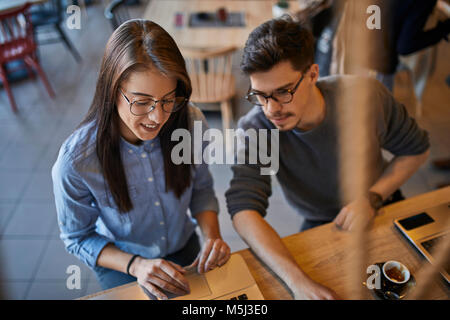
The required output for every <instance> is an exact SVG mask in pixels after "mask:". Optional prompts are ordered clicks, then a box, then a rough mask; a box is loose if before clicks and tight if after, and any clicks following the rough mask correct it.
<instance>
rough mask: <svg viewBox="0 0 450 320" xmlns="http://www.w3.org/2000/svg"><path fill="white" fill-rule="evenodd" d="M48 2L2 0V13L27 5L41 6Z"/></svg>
mask: <svg viewBox="0 0 450 320" xmlns="http://www.w3.org/2000/svg"><path fill="white" fill-rule="evenodd" d="M47 1H48V0H0V12H4V11H9V10H12V9H16V8H19V7H21V6H23V5H24V4H25V3H31V4H39V3H44V2H47Z"/></svg>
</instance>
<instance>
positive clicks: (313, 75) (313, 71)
mask: <svg viewBox="0 0 450 320" xmlns="http://www.w3.org/2000/svg"><path fill="white" fill-rule="evenodd" d="M309 77H310V79H311V82H312V83H316V81H317V79H319V65H318V64H317V63H314V64H312V65H311V67H310V69H309Z"/></svg>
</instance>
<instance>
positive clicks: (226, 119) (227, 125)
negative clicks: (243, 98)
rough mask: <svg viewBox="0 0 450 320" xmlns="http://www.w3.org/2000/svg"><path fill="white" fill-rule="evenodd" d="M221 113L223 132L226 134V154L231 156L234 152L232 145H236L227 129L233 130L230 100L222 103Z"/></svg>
mask: <svg viewBox="0 0 450 320" xmlns="http://www.w3.org/2000/svg"><path fill="white" fill-rule="evenodd" d="M220 111H221V113H222V130H223V133H224V142H225V152H226V153H227V154H230V153H231V150H232V148H231V143H234V141H233V140H232V139H231V137H230V136H229V133H227V131H226V129H231V120H232V118H233V116H232V109H231V102H230V100H227V101H222V102H221V103H220Z"/></svg>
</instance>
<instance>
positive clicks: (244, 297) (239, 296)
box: [230, 293, 248, 300]
mask: <svg viewBox="0 0 450 320" xmlns="http://www.w3.org/2000/svg"><path fill="white" fill-rule="evenodd" d="M230 300H248V297H247V295H246V294H245V293H244V294H241V295H238V296H237V297H233V298H231V299H230Z"/></svg>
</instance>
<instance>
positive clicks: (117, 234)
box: [52, 20, 230, 299]
mask: <svg viewBox="0 0 450 320" xmlns="http://www.w3.org/2000/svg"><path fill="white" fill-rule="evenodd" d="M191 91H192V89H191V83H190V80H189V77H188V75H187V72H186V68H185V63H184V59H183V57H182V56H181V53H180V51H179V49H178V47H177V46H176V44H175V42H174V41H173V39H172V38H171V37H170V35H169V34H168V33H167V32H166V31H164V30H163V29H162V28H161V27H160V26H159V25H157V24H155V23H153V22H150V21H145V20H131V21H128V22H126V23H124V24H122V25H121V26H120V27H119V28H118V29H117V30H116V31H115V32H114V33H113V34H112V36H111V38H110V39H109V41H108V43H107V46H106V50H105V54H104V57H103V60H102V65H101V69H100V74H99V78H98V81H97V87H96V92H95V97H94V100H93V102H92V105H91V107H90V109H89V111H88V114H87V116H86V118H85V119H84V120H83V122H82V123H81V125H80V126H79V127H78V128H77V130H76V131H75V132H74V133H72V135H71V136H70V137H69V138H68V139H67V140H66V141H65V142H64V143H63V145H62V147H61V150H60V153H59V156H58V159H57V161H56V163H55V165H54V166H53V169H52V178H53V184H54V193H55V200H56V208H57V213H58V221H59V225H60V230H61V239H62V240H63V241H64V243H65V246H66V249H67V251H69V252H70V253H72V254H74V255H75V256H77V257H78V258H79V259H81V260H82V261H83V262H85V263H86V264H87V265H88V266H89V267H90V268H92V269H93V270H94V272H95V273H96V276H97V278H98V280H99V282H100V284H101V286H102V287H103V288H104V289H108V288H111V287H115V286H118V285H121V284H124V283H127V282H131V281H136V280H137V281H138V283H139V284H140V285H141V286H143V287H144V288H146V289H147V290H148V291H149V292H150V293H151V294H153V295H155V296H156V297H158V298H161V299H166V298H167V296H166V295H165V294H164V290H165V291H167V292H169V293H173V294H179V295H181V294H186V293H188V292H189V285H188V282H187V281H186V279H185V277H184V276H183V275H184V273H185V272H186V269H185V268H183V267H182V266H183V265H185V266H186V265H188V264H192V266H196V267H197V268H198V272H206V271H208V270H211V269H213V268H215V267H216V266H221V265H222V264H224V263H225V262H226V261H227V260H228V258H229V256H230V249H229V247H228V245H227V244H226V243H225V242H224V241H223V240H222V239H221V235H220V231H219V224H218V219H217V212H218V203H217V199H216V197H215V194H214V191H213V181H212V177H211V174H210V172H209V170H208V167H207V165H206V164H200V165H195V166H194V165H190V164H180V165H175V164H174V163H173V162H172V161H171V158H170V156H171V150H172V147H173V146H174V142H173V141H172V140H171V134H172V132H173V130H175V129H177V128H183V129H188V130H190V129H191V128H192V127H193V121H195V120H197V121H203V123H204V124H205V125H206V122H205V119H204V117H203V115H202V113H201V112H200V110H199V109H197V108H195V107H193V106H191V105H189V104H188V100H189V97H190V95H191ZM188 209H190V212H191V216H192V218H191V217H189V216H188V214H187V211H188ZM197 224H198V226H199V227H200V229H201V231H202V235H203V238H204V240H205V242H204V245H203V249H200V244H199V240H198V237H197V235H196V233H195V228H196V225H197ZM196 258H197V259H196Z"/></svg>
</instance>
